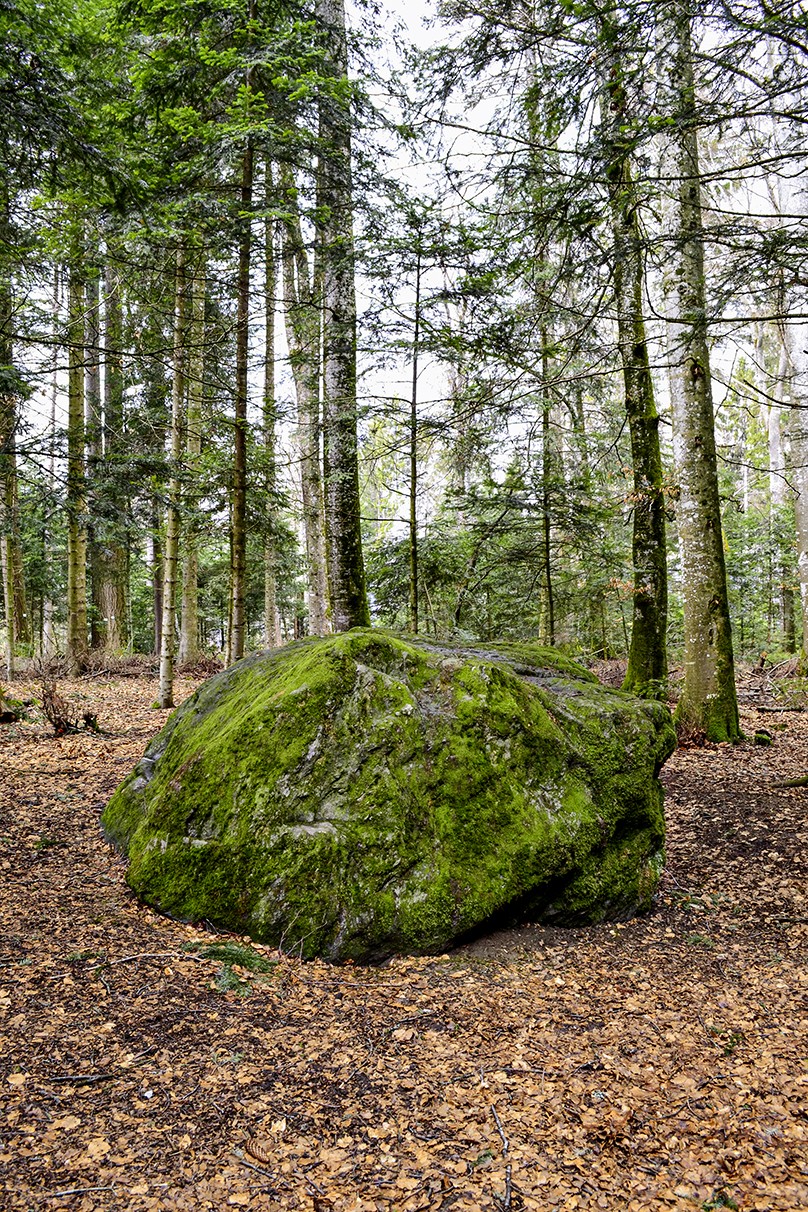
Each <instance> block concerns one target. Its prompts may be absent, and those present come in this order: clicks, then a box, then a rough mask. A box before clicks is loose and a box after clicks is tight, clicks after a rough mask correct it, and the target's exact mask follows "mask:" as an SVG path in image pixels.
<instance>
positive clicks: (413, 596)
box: [410, 236, 421, 635]
mask: <svg viewBox="0 0 808 1212" xmlns="http://www.w3.org/2000/svg"><path fill="white" fill-rule="evenodd" d="M419 240H420V236H419ZM420 328H421V249H420V246H419V248H418V250H417V255H416V261H415V320H414V326H413V334H412V393H411V395H410V631H411V632H412V634H413V635H417V634H418V352H419V350H418V343H419V339H420V335H421V333H420Z"/></svg>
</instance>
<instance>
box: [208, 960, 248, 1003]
mask: <svg viewBox="0 0 808 1212" xmlns="http://www.w3.org/2000/svg"><path fill="white" fill-rule="evenodd" d="M213 984H214V985H215V987H216V988H217V989H218V990H219V992H220V993H237V994H238V995H239V997H249V996H250V994H251V993H252V986H251V985H250V983H249V981H243V980H242V979H241V977H240V976H237V975H236V973H235V972H234V971H233V969H232V968H230V967H228V965H227V964H222V966H221V968H220V969H219V971H218V972H217V973H216V975H215V977H214V978H213Z"/></svg>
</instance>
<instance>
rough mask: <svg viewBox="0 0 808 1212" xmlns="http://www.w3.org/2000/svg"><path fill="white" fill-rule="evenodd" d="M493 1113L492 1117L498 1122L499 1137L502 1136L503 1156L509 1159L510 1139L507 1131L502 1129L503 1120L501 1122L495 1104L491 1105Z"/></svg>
mask: <svg viewBox="0 0 808 1212" xmlns="http://www.w3.org/2000/svg"><path fill="white" fill-rule="evenodd" d="M491 1113H492V1115H493V1116H494V1120H495V1121H496V1125H497V1132H498V1133H499V1135H500V1139H501V1140H502V1156H503V1157H507V1156H508V1148H509V1146H508V1138H507V1136H506V1135H505V1130H504V1128H503V1127H502V1120H501V1119H500V1118H499V1116H498V1115H497V1109H496V1107H495V1106H494V1104H493V1103H492V1104H491Z"/></svg>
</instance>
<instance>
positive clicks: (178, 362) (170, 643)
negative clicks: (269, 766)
mask: <svg viewBox="0 0 808 1212" xmlns="http://www.w3.org/2000/svg"><path fill="white" fill-rule="evenodd" d="M185 313H186V291H185V250H184V249H182V248H179V249H178V250H177V271H176V301H175V304H174V359H173V377H172V389H171V473H170V479H169V483H168V497H167V500H166V524H165V543H164V548H163V624H162V635H161V644H160V706H161V707H173V706H174V631H175V628H176V614H177V611H176V601H175V599H176V587H177V555H178V550H179V539H180V491H181V480H180V471H181V467H180V464H181V460H182V437H183V420H184V411H185Z"/></svg>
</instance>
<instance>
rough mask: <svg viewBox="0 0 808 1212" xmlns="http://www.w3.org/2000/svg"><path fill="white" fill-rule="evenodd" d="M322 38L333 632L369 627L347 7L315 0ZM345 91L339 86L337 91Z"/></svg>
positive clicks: (320, 180)
mask: <svg viewBox="0 0 808 1212" xmlns="http://www.w3.org/2000/svg"><path fill="white" fill-rule="evenodd" d="M315 13H316V17H317V21H318V24H319V26H320V29H321V31H322V35H323V47H324V51H325V56H324V64H323V69H322V70H323V73H324V74H325V75H326V76H328V77H330V78H331V81H332V83H333V84H334V85H336V86H337V87H333V88H328V87H325V88H323V89H322V91H321V94H320V101H319V123H320V129H319V134H320V152H319V161H318V174H317V194H318V198H317V200H318V214H319V216H320V228H319V239H320V245H321V249H322V259H323V461H324V472H325V475H324V480H325V532H326V561H327V565H328V588H329V598H330V603H331V623H332V626H333V628H334V630H335V631H347V630H348V629H349V628H351V627H366V626H368V625H369V624H370V611H369V609H368V600H367V591H366V588H365V566H364V559H363V555H362V530H361V513H360V499H359V463H358V450H357V410H356V297H355V286H354V248H353V186H352V175H351V105H350V100H349V99H348V98H347V96H346V93H345V87H344V86H345V85H346V84H347V79H348V43H347V36H346V28H345V9H344V4H343V0H316V4H315ZM340 86H342V87H340Z"/></svg>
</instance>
